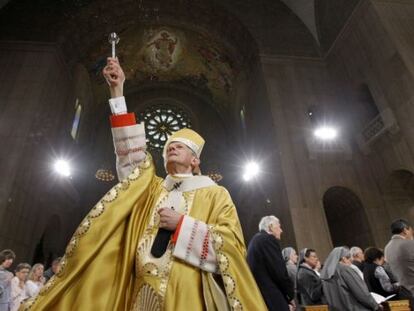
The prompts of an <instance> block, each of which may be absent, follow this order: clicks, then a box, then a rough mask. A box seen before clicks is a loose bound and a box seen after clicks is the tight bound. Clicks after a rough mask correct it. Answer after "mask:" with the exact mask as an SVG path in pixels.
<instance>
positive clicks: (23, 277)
mask: <svg viewBox="0 0 414 311" xmlns="http://www.w3.org/2000/svg"><path fill="white" fill-rule="evenodd" d="M28 275H29V269H26V268H25V269H22V270H20V271H19V272H16V276H17V278H18V279H19V280H20V281H23V282H25V281H26V280H27V276H28Z"/></svg>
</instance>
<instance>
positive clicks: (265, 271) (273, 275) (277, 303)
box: [247, 231, 294, 311]
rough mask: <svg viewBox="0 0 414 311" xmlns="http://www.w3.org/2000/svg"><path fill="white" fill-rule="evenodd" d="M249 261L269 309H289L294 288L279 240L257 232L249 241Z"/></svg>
mask: <svg viewBox="0 0 414 311" xmlns="http://www.w3.org/2000/svg"><path fill="white" fill-rule="evenodd" d="M247 262H248V263H249V266H250V269H251V270H252V273H253V276H254V278H255V279H256V283H257V285H258V286H259V289H260V291H261V293H262V296H263V298H264V300H265V302H266V305H267V307H268V308H269V310H270V311H272V310H275V311H276V310H277V311H284V310H289V306H288V301H290V300H292V299H293V297H294V289H293V283H292V281H291V279H290V278H289V275H288V272H287V270H286V265H285V261H284V260H283V258H282V250H281V248H280V245H279V241H278V240H277V239H276V238H275V237H274V236H273V235H271V234H268V233H267V232H265V231H261V232H259V233H256V235H255V236H254V237H253V238H252V240H251V241H250V243H249V247H248V250H247Z"/></svg>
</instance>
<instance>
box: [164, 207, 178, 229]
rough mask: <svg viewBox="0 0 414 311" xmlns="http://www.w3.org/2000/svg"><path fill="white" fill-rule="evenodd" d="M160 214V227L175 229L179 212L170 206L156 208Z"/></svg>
mask: <svg viewBox="0 0 414 311" xmlns="http://www.w3.org/2000/svg"><path fill="white" fill-rule="evenodd" d="M158 214H159V215H160V225H159V227H160V228H164V229H167V230H170V231H175V229H177V225H178V222H179V221H180V218H181V216H182V215H181V214H180V213H177V212H176V211H174V210H172V209H171V208H166V207H164V208H160V209H159V210H158Z"/></svg>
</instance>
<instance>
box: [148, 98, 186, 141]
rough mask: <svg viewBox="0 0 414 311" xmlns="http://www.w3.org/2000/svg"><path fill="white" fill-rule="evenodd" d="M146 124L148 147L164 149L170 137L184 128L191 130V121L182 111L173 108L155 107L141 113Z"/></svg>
mask: <svg viewBox="0 0 414 311" xmlns="http://www.w3.org/2000/svg"><path fill="white" fill-rule="evenodd" d="M142 119H144V122H145V132H146V136H147V142H148V145H149V146H150V147H152V148H154V149H162V148H163V147H164V145H165V142H166V141H167V139H168V137H169V136H170V135H171V134H172V133H173V132H176V131H178V130H180V129H182V128H185V127H187V128H191V120H190V118H189V117H188V115H187V113H186V112H185V111H183V110H182V109H178V108H176V107H172V106H166V105H163V106H155V107H150V108H147V109H146V110H145V111H144V112H142V113H141V120H142Z"/></svg>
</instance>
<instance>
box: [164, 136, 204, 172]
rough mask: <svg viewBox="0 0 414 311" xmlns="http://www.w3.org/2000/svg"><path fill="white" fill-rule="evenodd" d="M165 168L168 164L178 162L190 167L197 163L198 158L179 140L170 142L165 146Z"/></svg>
mask: <svg viewBox="0 0 414 311" xmlns="http://www.w3.org/2000/svg"><path fill="white" fill-rule="evenodd" d="M166 157H167V168H168V167H169V166H170V165H173V164H176V165H177V164H178V165H180V166H183V167H185V168H190V170H191V168H192V167H194V166H195V165H197V164H198V161H199V160H198V159H197V157H196V156H194V154H193V152H192V151H191V149H190V148H188V147H187V146H186V145H185V144H183V143H181V142H172V143H170V144H169V145H168V147H167V154H166Z"/></svg>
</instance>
